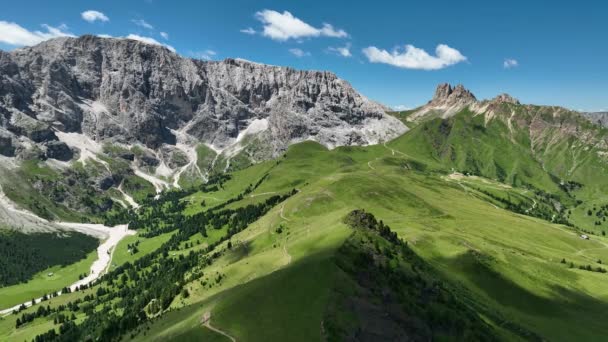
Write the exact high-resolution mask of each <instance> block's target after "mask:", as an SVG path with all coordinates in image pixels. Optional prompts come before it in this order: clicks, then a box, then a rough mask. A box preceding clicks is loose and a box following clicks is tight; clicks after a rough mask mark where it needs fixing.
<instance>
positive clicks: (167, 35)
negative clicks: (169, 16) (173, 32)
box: [160, 32, 169, 40]
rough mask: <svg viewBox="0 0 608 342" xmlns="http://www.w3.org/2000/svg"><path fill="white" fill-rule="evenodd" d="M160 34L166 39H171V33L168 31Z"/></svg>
mask: <svg viewBox="0 0 608 342" xmlns="http://www.w3.org/2000/svg"><path fill="white" fill-rule="evenodd" d="M160 36H161V37H163V39H165V40H169V34H168V33H167V32H161V33H160Z"/></svg>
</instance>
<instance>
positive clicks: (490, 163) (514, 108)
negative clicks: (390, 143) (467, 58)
mask: <svg viewBox="0 0 608 342" xmlns="http://www.w3.org/2000/svg"><path fill="white" fill-rule="evenodd" d="M403 120H404V121H405V123H406V125H408V126H409V127H412V128H414V127H415V128H416V129H415V130H414V129H412V131H411V132H408V134H406V135H405V138H404V140H407V141H409V140H412V141H416V142H415V143H412V145H416V146H429V147H430V149H429V153H430V155H427V156H425V157H426V158H433V159H434V160H441V162H442V163H443V164H445V165H448V166H449V167H450V168H451V169H454V170H459V171H462V172H466V173H470V174H476V175H481V176H485V177H488V178H493V179H499V180H500V181H502V182H506V183H510V184H513V185H517V186H524V187H525V186H530V185H533V186H537V187H552V188H553V191H560V189H562V188H564V184H566V183H567V182H574V183H573V184H577V183H582V184H585V183H590V182H591V181H593V182H596V183H598V182H601V183H602V184H604V179H605V178H604V177H597V175H598V174H605V173H606V172H608V137H607V136H606V134H605V132H604V130H603V129H602V127H601V126H600V125H598V122H597V120H593V119H589V118H588V115H586V114H584V113H580V112H577V111H572V110H569V109H566V108H563V107H559V106H539V105H532V104H521V103H520V102H519V101H518V100H517V99H515V98H513V97H511V96H510V95H507V94H501V95H498V96H496V97H494V98H493V99H489V100H477V99H476V98H475V96H474V95H473V94H472V93H471V92H470V91H468V90H467V89H465V88H464V87H463V86H461V85H458V86H456V87H453V86H451V85H449V84H442V85H439V86H438V87H437V90H436V92H435V96H434V97H433V99H432V100H431V101H429V102H428V103H427V104H426V105H424V106H422V107H420V108H417V109H415V110H413V111H411V112H408V113H406V116H405V117H404V118H403ZM590 121H592V122H590ZM600 123H601V122H600ZM547 174H548V176H547ZM538 175H543V177H544V179H540V178H538V177H537V176H538ZM598 180H599V181H598ZM605 183H607V186H608V181H606V182H605ZM602 186H603V185H602Z"/></svg>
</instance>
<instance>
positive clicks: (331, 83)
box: [0, 36, 407, 156]
mask: <svg viewBox="0 0 608 342" xmlns="http://www.w3.org/2000/svg"><path fill="white" fill-rule="evenodd" d="M252 123H256V133H258V134H262V135H264V137H265V138H264V139H265V141H266V142H268V144H267V147H268V149H269V151H268V155H269V156H271V155H276V154H278V153H280V152H281V151H283V150H284V149H285V148H286V147H287V146H288V145H289V144H290V143H292V142H297V141H301V140H306V139H312V140H316V141H318V142H320V143H322V144H324V145H326V146H328V147H334V146H339V145H351V144H370V143H377V142H380V141H382V140H387V139H390V138H393V137H395V136H397V135H399V134H401V133H403V132H405V131H406V129H407V128H406V127H405V126H404V125H403V124H401V123H400V122H399V121H398V120H396V119H394V118H392V117H391V116H388V115H387V114H385V108H384V107H383V106H382V105H379V104H377V103H375V102H373V101H370V100H368V99H366V98H365V97H364V96H362V95H360V94H359V93H357V92H356V91H355V90H354V89H353V88H352V87H351V86H350V84H348V83H347V82H346V81H344V80H341V79H339V78H338V77H336V75H334V74H332V73H329V72H319V71H299V70H294V69H292V68H287V67H277V66H268V65H262V64H257V63H252V62H248V61H244V60H237V59H226V60H224V61H219V62H217V61H199V60H193V59H188V58H183V57H181V56H179V55H177V54H175V53H173V52H171V51H169V50H167V49H165V48H163V47H160V46H154V45H148V44H144V43H142V42H138V41H134V40H127V39H113V38H100V37H94V36H82V37H79V38H59V39H54V40H49V41H46V42H44V43H41V44H39V45H37V46H34V47H30V48H23V49H18V50H15V51H12V52H9V53H7V52H2V51H0V126H1V128H0V130H1V131H0V137H1V138H2V139H0V144H2V146H4V147H3V148H0V152H2V151H7V153H11V151H13V150H15V149H16V150H17V151H19V148H20V147H21V148H23V146H24V143H23V142H24V140H27V141H28V142H34V143H36V142H40V143H42V142H47V141H52V140H56V139H57V137H56V134H55V132H56V131H61V132H81V133H83V134H84V135H86V136H88V137H90V138H91V139H93V140H95V141H105V140H112V141H115V142H121V143H126V144H132V143H141V144H144V145H146V146H147V147H149V148H151V149H155V150H156V149H158V148H160V147H161V146H162V145H163V144H168V145H174V144H176V142H178V140H179V138H180V136H181V137H182V138H183V137H184V136H186V137H187V138H188V139H187V140H188V141H190V142H200V143H205V144H208V145H211V146H214V147H216V148H218V149H223V148H225V147H228V146H229V145H231V144H233V143H234V142H235V141H236V140H237V137H238V136H239V133H243V132H244V131H245V129H246V128H247V127H249V126H250V125H251V124H252ZM43 149H44V147H43ZM57 149H59V148H58V147H55V150H57ZM63 155H66V153H63Z"/></svg>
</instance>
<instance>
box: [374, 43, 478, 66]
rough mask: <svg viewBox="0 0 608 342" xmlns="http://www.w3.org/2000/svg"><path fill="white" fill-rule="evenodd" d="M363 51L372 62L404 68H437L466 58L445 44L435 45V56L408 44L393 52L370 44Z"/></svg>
mask: <svg viewBox="0 0 608 342" xmlns="http://www.w3.org/2000/svg"><path fill="white" fill-rule="evenodd" d="M363 53H364V54H365V56H367V59H368V60H369V61H370V62H372V63H384V64H389V65H393V66H396V67H399V68H405V69H422V70H438V69H443V68H445V67H448V66H450V65H454V64H457V63H460V62H464V61H466V60H467V58H466V57H465V56H463V55H462V54H461V53H460V51H458V50H456V49H453V48H451V47H449V46H447V45H445V44H439V45H437V48H435V54H436V56H431V55H429V54H428V53H427V52H426V51H424V50H423V49H420V48H417V47H415V46H413V45H409V44H408V45H406V46H405V50H398V49H395V50H393V52H388V51H386V50H380V49H378V48H377V47H375V46H370V47H367V48H365V49H363Z"/></svg>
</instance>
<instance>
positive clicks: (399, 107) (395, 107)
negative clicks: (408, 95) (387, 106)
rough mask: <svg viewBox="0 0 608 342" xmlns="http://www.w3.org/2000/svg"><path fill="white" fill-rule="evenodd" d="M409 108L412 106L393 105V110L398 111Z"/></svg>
mask: <svg viewBox="0 0 608 342" xmlns="http://www.w3.org/2000/svg"><path fill="white" fill-rule="evenodd" d="M410 109H412V107H410V106H406V105H396V106H393V110H396V111H399V112H400V111H404V110H410Z"/></svg>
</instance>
